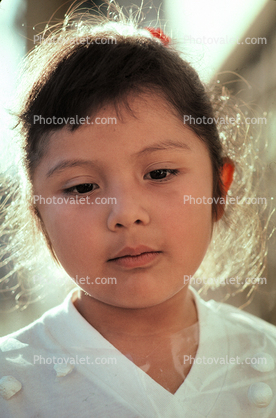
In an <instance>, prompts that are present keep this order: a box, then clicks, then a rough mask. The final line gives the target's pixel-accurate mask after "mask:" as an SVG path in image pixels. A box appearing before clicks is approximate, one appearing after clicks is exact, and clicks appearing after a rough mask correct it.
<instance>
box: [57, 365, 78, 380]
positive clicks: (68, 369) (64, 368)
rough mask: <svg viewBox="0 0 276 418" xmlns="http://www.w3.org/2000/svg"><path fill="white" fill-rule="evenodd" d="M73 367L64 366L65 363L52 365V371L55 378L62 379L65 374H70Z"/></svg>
mask: <svg viewBox="0 0 276 418" xmlns="http://www.w3.org/2000/svg"><path fill="white" fill-rule="evenodd" d="M73 368H74V366H73V365H72V364H69V363H68V364H66V363H61V364H59V363H56V364H55V365H54V369H55V371H56V374H57V377H63V376H66V375H67V374H69V373H71V372H72V370H73Z"/></svg>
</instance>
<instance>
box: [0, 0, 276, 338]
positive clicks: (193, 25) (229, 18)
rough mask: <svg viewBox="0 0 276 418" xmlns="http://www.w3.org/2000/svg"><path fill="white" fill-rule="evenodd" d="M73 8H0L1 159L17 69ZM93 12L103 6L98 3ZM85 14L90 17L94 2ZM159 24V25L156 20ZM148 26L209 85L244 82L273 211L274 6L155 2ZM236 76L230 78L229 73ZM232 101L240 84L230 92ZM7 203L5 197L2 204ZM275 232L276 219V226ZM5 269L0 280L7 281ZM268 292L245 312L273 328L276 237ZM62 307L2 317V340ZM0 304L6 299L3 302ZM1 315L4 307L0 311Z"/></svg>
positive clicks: (259, 0) (23, 3) (149, 6)
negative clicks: (254, 109)
mask: <svg viewBox="0 0 276 418" xmlns="http://www.w3.org/2000/svg"><path fill="white" fill-rule="evenodd" d="M73 3H74V2H72V1H67V2H65V1H64V0H47V1H46V0H2V2H1V3H0V56H1V65H0V116H1V124H0V138H1V146H0V152H1V150H3V148H4V147H6V146H7V144H8V141H9V138H11V135H12V132H11V130H10V127H11V125H12V120H11V118H10V116H9V114H8V112H7V109H8V108H9V99H10V97H11V96H12V95H13V94H14V89H15V80H16V78H17V74H18V68H19V63H20V62H21V60H22V59H23V57H24V56H25V55H26V53H27V52H28V51H29V50H31V49H32V48H34V46H35V39H37V38H36V36H37V34H39V33H40V32H41V31H42V30H43V29H44V27H45V25H46V24H47V23H48V22H49V21H51V23H55V22H57V21H59V20H60V19H63V18H64V14H65V13H66V11H67V10H68V8H69V7H70V5H72V4H73ZM94 3H95V4H96V5H100V4H102V2H97V1H95V2H94ZM118 3H119V5H120V6H125V7H130V6H131V5H132V4H136V5H138V6H140V5H141V1H137V0H135V1H125V0H124V1H123V0H118ZM83 7H90V8H91V9H92V2H91V1H87V2H85V3H83V4H82V8H83ZM157 16H158V20H157ZM144 17H145V20H144V26H155V27H159V26H161V27H162V28H164V30H165V33H166V34H167V35H169V36H171V37H172V38H173V39H175V40H176V46H177V48H178V50H180V51H182V54H183V57H185V59H187V61H189V62H190V63H191V64H192V65H193V66H194V67H195V69H196V70H197V71H198V72H199V75H200V77H201V78H202V80H203V81H204V82H205V83H208V82H210V81H211V80H212V79H214V78H215V77H216V74H217V73H221V72H224V71H227V72H228V73H227V74H224V75H223V77H224V78H223V80H224V82H227V80H229V82H230V81H232V80H233V79H235V78H237V77H235V75H234V74H233V73H236V74H238V75H239V76H241V77H243V78H244V79H246V80H247V82H248V83H249V85H251V87H252V88H250V89H247V90H245V91H244V93H243V96H242V98H243V99H244V100H245V101H247V102H248V101H250V102H251V103H254V104H255V105H257V106H258V107H259V108H260V110H261V115H262V112H266V119H267V123H266V124H265V125H263V126H262V138H263V141H264V142H265V141H267V143H268V146H267V148H266V151H265V153H264V155H263V156H262V162H263V165H264V168H265V170H264V171H265V179H266V186H267V189H268V197H269V203H270V204H271V208H273V207H274V208H275V202H276V181H275V180H276V102H275V94H276V71H275V70H276V66H275V64H276V1H272V0H254V2H252V0H243V2H241V1H240V0H232V1H231V2H225V1H224V2H222V1H221V0H209V1H208V2H206V1H203V0H193V1H191V0H164V1H163V2H162V3H161V2H159V1H157V0H154V1H152V2H150V3H146V5H145V15H144ZM231 72H232V73H231ZM231 90H232V92H233V93H237V92H238V91H239V90H240V85H239V83H233V84H231ZM2 198H3V197H2ZM272 223H274V225H275V223H276V222H275V216H274V217H273V218H272ZM4 273H5V271H4V269H3V268H2V269H1V268H0V277H1V274H2V276H3V275H4ZM262 277H266V278H267V284H264V285H261V286H259V288H258V290H257V293H256V294H255V296H254V299H253V301H252V302H251V303H250V304H249V305H248V306H246V307H245V308H244V309H245V310H246V311H248V312H251V313H253V314H255V315H257V316H259V317H260V318H263V319H265V320H266V321H268V322H271V323H273V324H276V303H275V301H276V233H275V234H274V235H273V236H272V238H271V239H270V240H269V251H268V265H267V269H266V271H265V272H264V274H263V275H262ZM222 292H223V289H222V290H218V291H209V292H208V294H207V295H205V296H204V298H205V299H210V298H213V299H216V300H218V301H219V300H221V299H222V297H223V295H222ZM245 301H246V294H239V295H238V296H236V297H233V298H230V299H229V300H228V301H227V303H231V304H233V305H235V306H240V305H242V304H243V303H244V302H245ZM59 302H60V295H59V294H51V296H50V297H48V298H44V299H43V300H42V301H39V302H36V303H34V304H32V305H30V306H29V307H28V308H27V309H26V310H23V311H18V310H17V311H14V312H10V313H1V315H0V336H1V335H5V334H7V333H10V332H12V331H15V330H17V329H19V328H21V327H22V326H25V325H27V324H28V323H29V322H31V321H33V320H34V319H36V318H38V317H39V316H40V315H41V314H42V313H43V312H44V311H46V310H47V309H49V308H50V307H52V306H55V305H56V304H57V303H59ZM0 304H1V295H0ZM0 308H1V307H0Z"/></svg>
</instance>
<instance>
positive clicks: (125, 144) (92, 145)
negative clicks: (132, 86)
mask: <svg viewBox="0 0 276 418" xmlns="http://www.w3.org/2000/svg"><path fill="white" fill-rule="evenodd" d="M127 104H128V106H126V105H125V104H122V105H121V106H119V107H116V108H115V106H114V105H106V106H104V107H103V108H101V109H100V111H99V112H98V113H97V115H95V116H93V118H92V117H90V118H87V123H85V124H83V125H81V126H79V127H78V129H76V130H74V131H70V130H69V129H68V128H66V127H65V128H63V129H61V130H59V131H56V132H54V133H53V134H52V136H51V138H50V140H49V144H48V146H47V152H46V154H45V156H44V158H42V161H41V163H40V164H39V165H38V167H37V169H39V167H40V166H41V165H42V166H44V172H45V173H46V171H45V170H46V168H47V173H48V174H51V170H54V169H55V167H56V166H57V165H58V164H61V163H63V162H65V167H66V160H71V161H72V160H74V159H75V160H79V159H81V160H89V159H91V160H93V162H95V163H96V165H97V163H98V162H99V164H106V165H114V164H117V163H118V164H120V165H122V164H124V163H126V162H129V161H133V162H135V160H136V159H141V160H143V158H145V157H146V156H148V155H155V154H156V153H157V152H159V153H162V151H163V155H165V154H164V151H167V154H166V155H169V153H170V154H171V153H172V152H175V151H180V152H181V151H182V152H184V151H185V152H186V154H187V153H190V155H194V159H195V161H196V156H198V157H199V158H200V156H202V155H205V156H206V154H207V155H208V150H207V147H206V145H205V143H204V142H203V141H202V140H201V139H199V138H198V136H197V135H196V134H195V133H194V132H193V131H192V130H191V129H190V128H189V127H187V125H184V123H183V120H181V118H180V116H177V115H176V114H175V113H174V112H173V110H172V109H171V107H170V105H169V103H168V102H167V101H166V100H165V99H164V98H161V97H160V96H158V95H151V96H149V95H148V94H147V95H140V96H138V95H132V96H129V97H128V100H127ZM108 121H110V122H111V123H108ZM46 166H47V167H46ZM36 171H37V170H36Z"/></svg>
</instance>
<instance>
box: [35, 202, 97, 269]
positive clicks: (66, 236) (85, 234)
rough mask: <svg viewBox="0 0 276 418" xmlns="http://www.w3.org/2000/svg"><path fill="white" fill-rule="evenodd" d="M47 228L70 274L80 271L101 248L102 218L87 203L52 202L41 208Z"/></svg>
mask: <svg viewBox="0 0 276 418" xmlns="http://www.w3.org/2000/svg"><path fill="white" fill-rule="evenodd" d="M40 213H41V217H42V219H43V222H44V225H45V228H46V231H47V233H48V236H49V238H50V241H51V243H52V246H53V249H54V251H55V253H56V255H57V258H58V259H59V261H60V263H61V264H62V266H63V267H64V269H65V270H66V271H67V273H68V274H69V275H75V272H76V271H77V272H79V270H80V266H84V265H85V264H86V263H87V260H91V257H92V256H93V262H95V261H96V260H97V255H98V253H99V251H100V245H99V243H100V238H101V234H100V231H99V222H97V215H96V214H95V213H93V212H92V211H91V209H90V210H89V208H88V207H85V206H83V207H82V208H80V207H75V206H73V205H69V204H68V205H60V206H58V205H55V206H54V205H51V206H49V207H43V208H42V209H41V210H40Z"/></svg>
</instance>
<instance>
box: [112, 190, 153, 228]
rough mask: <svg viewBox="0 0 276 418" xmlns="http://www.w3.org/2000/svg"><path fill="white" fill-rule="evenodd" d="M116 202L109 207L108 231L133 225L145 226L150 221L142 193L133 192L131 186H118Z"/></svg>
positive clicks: (115, 194)
mask: <svg viewBox="0 0 276 418" xmlns="http://www.w3.org/2000/svg"><path fill="white" fill-rule="evenodd" d="M112 195H113V196H116V204H113V205H112V206H111V207H110V212H109V214H108V218H107V227H108V229H109V230H110V231H117V230H119V229H122V228H127V229H129V228H132V227H133V226H138V225H141V226H145V225H148V224H149V223H150V215H149V213H148V210H147V208H146V203H147V202H146V201H145V199H143V196H142V193H139V192H134V190H133V188H132V189H130V188H129V187H122V186H121V187H120V188H117V190H116V192H115V193H114V191H113V194H112Z"/></svg>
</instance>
